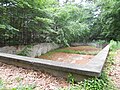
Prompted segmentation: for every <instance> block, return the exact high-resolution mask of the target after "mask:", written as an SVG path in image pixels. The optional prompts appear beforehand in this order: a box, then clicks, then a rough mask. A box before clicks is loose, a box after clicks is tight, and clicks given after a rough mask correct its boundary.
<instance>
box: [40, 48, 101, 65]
mask: <svg viewBox="0 0 120 90" xmlns="http://www.w3.org/2000/svg"><path fill="white" fill-rule="evenodd" d="M59 50H73V51H85V52H87V53H88V52H99V51H100V49H99V48H96V47H92V46H77V47H67V48H61V49H59ZM93 57H94V55H81V54H73V53H64V52H54V53H52V54H44V55H41V56H39V58H42V59H48V60H53V61H59V62H68V63H74V64H80V65H84V64H87V63H88V62H89V61H90V60H91V59H92V58H93Z"/></svg>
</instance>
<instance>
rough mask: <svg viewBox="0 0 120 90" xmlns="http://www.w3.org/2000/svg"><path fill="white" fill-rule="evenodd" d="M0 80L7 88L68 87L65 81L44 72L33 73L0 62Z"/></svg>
mask: <svg viewBox="0 0 120 90" xmlns="http://www.w3.org/2000/svg"><path fill="white" fill-rule="evenodd" d="M0 79H1V80H2V81H3V82H4V85H5V86H6V87H7V88H13V87H17V86H19V85H35V89H34V90H55V89H58V88H60V87H66V86H68V83H67V82H66V80H65V79H63V78H59V77H54V76H52V75H49V74H47V73H45V72H41V71H34V70H28V69H23V68H20V67H16V66H13V65H7V64H4V63H1V62H0Z"/></svg>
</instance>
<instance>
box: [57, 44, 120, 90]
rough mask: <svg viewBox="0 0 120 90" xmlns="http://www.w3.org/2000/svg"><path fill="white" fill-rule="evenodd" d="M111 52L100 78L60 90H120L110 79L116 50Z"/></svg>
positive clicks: (90, 79) (86, 80)
mask: <svg viewBox="0 0 120 90" xmlns="http://www.w3.org/2000/svg"><path fill="white" fill-rule="evenodd" d="M114 45H116V44H114ZM113 47H115V46H112V47H111V48H113ZM115 49H116V47H115ZM110 50H111V51H110V52H109V55H108V58H107V62H106V64H105V67H104V69H103V71H102V74H101V76H100V77H94V78H89V79H85V80H84V81H81V82H77V84H74V82H73V83H72V84H71V85H70V86H69V87H67V88H61V89H59V90H118V89H117V88H116V87H115V86H114V84H113V82H112V80H111V79H110V78H109V72H110V70H111V69H112V65H113V64H114V55H115V50H114V49H110ZM72 81H74V80H72ZM70 83H71V82H70Z"/></svg>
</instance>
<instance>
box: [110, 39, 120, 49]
mask: <svg viewBox="0 0 120 90" xmlns="http://www.w3.org/2000/svg"><path fill="white" fill-rule="evenodd" d="M117 49H120V42H119V41H114V40H111V41H110V50H111V51H116V50H117Z"/></svg>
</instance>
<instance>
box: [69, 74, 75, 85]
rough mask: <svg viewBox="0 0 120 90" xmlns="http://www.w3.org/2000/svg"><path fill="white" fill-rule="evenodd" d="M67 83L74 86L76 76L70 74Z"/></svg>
mask: <svg viewBox="0 0 120 90" xmlns="http://www.w3.org/2000/svg"><path fill="white" fill-rule="evenodd" d="M67 81H68V83H70V84H74V83H75V78H74V76H73V75H72V74H71V73H69V74H68V78H67Z"/></svg>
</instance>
